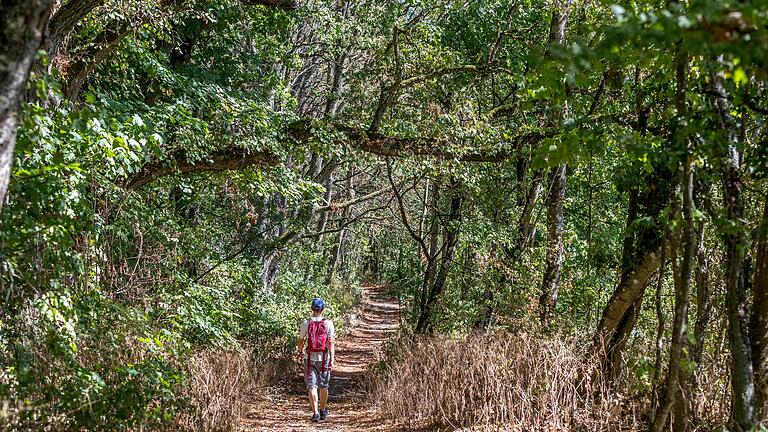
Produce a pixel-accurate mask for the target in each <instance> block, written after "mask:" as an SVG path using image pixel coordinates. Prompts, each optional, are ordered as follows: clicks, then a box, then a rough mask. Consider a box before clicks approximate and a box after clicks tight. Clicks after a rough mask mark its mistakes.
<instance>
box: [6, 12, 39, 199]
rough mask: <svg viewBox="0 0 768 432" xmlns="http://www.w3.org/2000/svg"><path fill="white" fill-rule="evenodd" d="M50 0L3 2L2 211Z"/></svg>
mask: <svg viewBox="0 0 768 432" xmlns="http://www.w3.org/2000/svg"><path fill="white" fill-rule="evenodd" d="M50 7H51V2H50V1H49V0H9V1H3V3H2V5H0V47H3V55H2V56H0V210H2V208H3V204H4V203H5V194H6V193H7V191H8V182H9V181H10V179H11V171H12V169H13V150H14V147H15V146H16V133H17V129H18V127H19V118H18V115H19V101H20V100H21V97H22V95H23V94H24V89H25V86H26V84H27V80H28V79H29V69H30V67H31V66H32V62H33V61H34V59H35V53H36V52H37V50H38V49H39V48H40V46H41V44H42V41H43V34H44V32H45V26H46V23H47V22H48V16H49V14H50Z"/></svg>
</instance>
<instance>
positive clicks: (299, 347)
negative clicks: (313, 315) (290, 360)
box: [296, 322, 306, 360]
mask: <svg viewBox="0 0 768 432" xmlns="http://www.w3.org/2000/svg"><path fill="white" fill-rule="evenodd" d="M305 343H306V335H305V330H304V323H303V322H302V323H301V324H299V338H298V339H297V340H296V357H298V359H299V360H303V359H304V344H305Z"/></svg>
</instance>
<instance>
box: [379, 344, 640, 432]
mask: <svg viewBox="0 0 768 432" xmlns="http://www.w3.org/2000/svg"><path fill="white" fill-rule="evenodd" d="M593 364H595V362H593V361H590V360H589V353H587V352H585V347H584V346H583V344H582V345H579V344H578V342H577V341H575V340H571V341H568V340H565V341H564V340H559V339H554V338H543V337H535V338H534V337H532V336H528V335H525V334H522V335H510V334H503V335H502V334H498V335H487V336H486V335H483V336H471V337H469V338H468V339H466V340H463V341H456V340H449V339H446V338H442V337H437V338H425V339H421V340H418V341H416V342H414V343H404V344H400V347H399V348H398V349H397V350H396V352H395V353H393V356H392V357H390V366H389V367H388V368H386V369H385V370H384V371H383V372H381V373H379V374H377V375H376V377H375V378H373V384H372V396H373V398H374V400H375V401H377V402H378V404H379V408H380V409H381V410H382V412H383V414H384V415H386V416H388V417H390V418H391V419H393V420H399V421H403V420H406V421H407V422H408V423H409V424H410V425H411V426H415V425H432V426H433V427H434V428H438V427H447V428H448V429H459V428H467V427H472V428H476V430H512V431H517V430H520V431H534V430H535V431H550V430H559V431H560V430H570V431H618V430H621V431H627V430H643V429H645V427H644V424H643V423H642V421H641V420H640V419H638V418H637V417H638V416H637V415H636V411H637V409H636V408H633V407H632V404H629V403H628V401H627V400H626V398H623V397H621V396H618V395H617V394H616V392H615V391H614V392H608V391H606V390H605V388H604V386H602V384H601V383H600V382H592V381H591V379H593V378H594V377H595V376H598V375H596V374H595V373H594V370H592V369H591V368H590V365H593ZM599 379H600V378H599V377H598V380H599Z"/></svg>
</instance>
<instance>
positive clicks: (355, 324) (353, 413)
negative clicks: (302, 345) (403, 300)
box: [240, 286, 399, 432]
mask: <svg viewBox="0 0 768 432" xmlns="http://www.w3.org/2000/svg"><path fill="white" fill-rule="evenodd" d="M363 290H364V298H363V303H362V313H361V315H360V316H358V317H357V318H356V319H355V320H352V322H351V323H350V328H348V329H347V332H346V334H344V335H343V336H342V337H340V338H338V340H337V342H336V365H335V367H334V369H333V373H332V377H331V389H330V401H329V403H328V408H329V410H330V416H329V418H328V419H327V420H325V421H323V422H321V423H311V422H310V421H309V417H310V414H311V413H310V412H309V408H308V404H307V398H306V393H305V392H306V390H305V387H304V382H303V381H302V379H301V375H300V370H299V367H298V365H297V366H296V372H295V374H296V379H295V380H293V381H292V386H291V388H290V393H289V394H279V395H276V396H273V397H265V398H264V399H263V400H259V401H255V402H254V404H253V405H251V406H250V407H248V409H247V410H246V413H245V417H244V418H243V419H241V422H240V430H241V431H248V432H252V431H318V432H319V431H324V432H341V431H366V432H384V431H392V430H395V429H397V428H396V427H395V426H394V425H392V424H390V423H388V422H386V421H385V420H383V419H382V418H381V417H380V416H379V415H378V414H377V413H376V411H375V410H374V409H372V408H370V407H369V406H367V405H366V403H365V395H364V394H362V392H361V390H360V388H359V384H360V382H361V380H362V378H363V376H364V373H365V371H366V368H367V367H368V365H370V364H371V363H372V362H374V361H375V360H376V352H377V350H379V349H380V348H381V346H382V345H383V344H384V342H385V341H386V340H387V337H388V336H389V333H391V332H393V331H395V330H397V327H398V324H399V318H398V314H399V306H398V303H397V300H395V299H392V298H390V297H387V296H386V294H385V290H384V288H383V287H381V286H366V287H363Z"/></svg>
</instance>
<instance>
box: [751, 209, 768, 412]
mask: <svg viewBox="0 0 768 432" xmlns="http://www.w3.org/2000/svg"><path fill="white" fill-rule="evenodd" d="M756 249H757V253H756V262H755V279H754V284H753V290H754V303H753V306H752V307H753V309H752V321H751V323H750V324H751V328H750V332H751V333H750V336H751V338H752V361H753V364H754V368H755V395H756V407H757V409H756V411H757V419H758V421H760V422H765V421H768V200H766V202H765V210H764V211H763V220H762V222H761V224H760V228H759V231H758V237H757V247H756Z"/></svg>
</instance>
